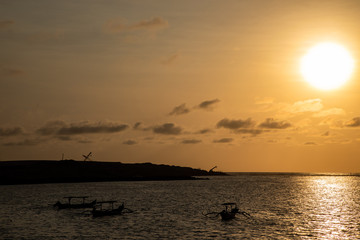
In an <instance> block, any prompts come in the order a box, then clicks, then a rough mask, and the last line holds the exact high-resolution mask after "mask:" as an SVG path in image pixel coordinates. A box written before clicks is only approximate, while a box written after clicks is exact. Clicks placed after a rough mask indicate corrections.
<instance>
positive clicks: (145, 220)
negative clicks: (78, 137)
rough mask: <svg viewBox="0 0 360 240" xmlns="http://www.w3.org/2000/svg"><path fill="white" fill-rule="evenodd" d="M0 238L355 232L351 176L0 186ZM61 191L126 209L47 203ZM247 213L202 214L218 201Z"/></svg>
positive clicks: (331, 235)
mask: <svg viewBox="0 0 360 240" xmlns="http://www.w3.org/2000/svg"><path fill="white" fill-rule="evenodd" d="M0 193H1V194H0V239H360V206H359V205H360V177H359V176H308V175H304V176H294V175H238V176H231V177H213V178H211V179H210V180H201V181H167V182H161V181H159V182H156V181H151V182H103V183H74V184H39V185H17V186H0ZM68 195H89V196H91V197H92V199H97V200H119V201H120V202H125V206H126V207H128V208H130V209H132V210H134V212H133V213H127V214H123V215H120V216H111V217H103V218H92V217H91V216H90V215H89V212H87V211H84V210H81V209H80V210H76V209H75V210H74V209H73V210H66V209H65V210H60V211H57V210H54V209H53V208H52V204H54V203H55V202H56V201H58V200H61V201H64V200H63V199H62V198H63V197H64V196H68ZM229 201H231V202H237V203H238V207H239V208H240V209H241V210H244V211H246V212H248V213H250V214H251V216H252V217H251V218H246V217H244V216H241V215H239V216H238V217H237V218H236V219H234V220H230V221H221V220H220V218H219V217H217V218H209V217H205V216H204V215H203V214H202V212H207V211H215V210H216V211H220V210H222V208H221V206H220V204H221V203H223V202H229Z"/></svg>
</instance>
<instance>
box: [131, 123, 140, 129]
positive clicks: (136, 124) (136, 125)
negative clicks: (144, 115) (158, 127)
mask: <svg viewBox="0 0 360 240" xmlns="http://www.w3.org/2000/svg"><path fill="white" fill-rule="evenodd" d="M141 124H142V123H141V122H136V123H135V124H134V126H133V129H139V128H140V126H141Z"/></svg>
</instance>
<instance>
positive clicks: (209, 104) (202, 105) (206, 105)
mask: <svg viewBox="0 0 360 240" xmlns="http://www.w3.org/2000/svg"><path fill="white" fill-rule="evenodd" d="M218 102H220V100H219V99H213V100H208V101H203V102H202V103H200V104H199V105H197V108H200V109H206V110H211V109H212V107H213V105H214V104H215V103H218Z"/></svg>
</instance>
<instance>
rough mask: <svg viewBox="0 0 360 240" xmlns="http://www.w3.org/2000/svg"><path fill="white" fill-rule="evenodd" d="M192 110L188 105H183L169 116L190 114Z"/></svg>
mask: <svg viewBox="0 0 360 240" xmlns="http://www.w3.org/2000/svg"><path fill="white" fill-rule="evenodd" d="M189 112H190V109H189V108H188V107H186V104H185V103H183V104H181V105H179V106H176V107H174V109H173V110H172V111H171V112H170V113H169V115H182V114H186V113H189Z"/></svg>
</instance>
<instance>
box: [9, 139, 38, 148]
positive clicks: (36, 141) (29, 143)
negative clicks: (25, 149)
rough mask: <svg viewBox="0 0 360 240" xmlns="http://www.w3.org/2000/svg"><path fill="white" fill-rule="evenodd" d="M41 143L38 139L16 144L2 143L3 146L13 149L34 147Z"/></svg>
mask: <svg viewBox="0 0 360 240" xmlns="http://www.w3.org/2000/svg"><path fill="white" fill-rule="evenodd" d="M42 142H43V141H42V140H40V139H25V140H23V141H18V142H7V143H4V144H3V146H7V147H13V146H36V145H39V144H40V143H42Z"/></svg>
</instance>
